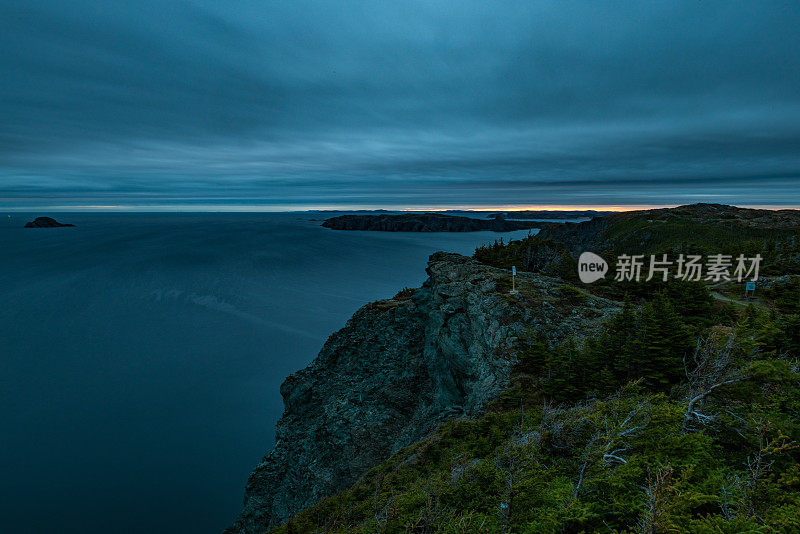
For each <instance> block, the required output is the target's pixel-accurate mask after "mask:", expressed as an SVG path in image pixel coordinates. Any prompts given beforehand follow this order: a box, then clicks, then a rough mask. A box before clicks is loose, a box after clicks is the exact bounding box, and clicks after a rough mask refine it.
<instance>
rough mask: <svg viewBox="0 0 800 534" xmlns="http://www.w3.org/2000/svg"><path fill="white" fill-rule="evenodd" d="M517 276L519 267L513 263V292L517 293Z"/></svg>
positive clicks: (513, 293)
mask: <svg viewBox="0 0 800 534" xmlns="http://www.w3.org/2000/svg"><path fill="white" fill-rule="evenodd" d="M516 278H517V267H516V266H515V265H513V266H512V267H511V294H512V295H516V294H517V285H516Z"/></svg>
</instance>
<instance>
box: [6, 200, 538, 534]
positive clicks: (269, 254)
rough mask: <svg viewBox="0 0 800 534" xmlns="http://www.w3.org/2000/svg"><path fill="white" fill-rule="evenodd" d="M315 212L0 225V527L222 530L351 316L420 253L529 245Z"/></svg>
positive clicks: (70, 218)
mask: <svg viewBox="0 0 800 534" xmlns="http://www.w3.org/2000/svg"><path fill="white" fill-rule="evenodd" d="M325 216H328V215H327V214H326V215H325ZM322 217H323V215H319V214H308V213H300V214H298V213H294V214H167V215H160V214H58V217H57V218H58V219H59V220H62V221H64V222H71V223H74V224H76V225H77V227H76V228H58V229H22V228H21V226H22V224H23V223H24V222H25V221H27V220H31V219H32V218H33V215H24V214H15V215H14V216H13V218H12V219H11V220H10V221H9V220H7V216H6V215H3V216H2V220H0V384H2V385H1V386H0V473H2V475H1V476H2V485H0V530H1V531H3V532H10V533H14V532H25V533H36V532H48V533H51V532H64V533H68V532H76V533H77V532H80V533H94V532H103V533H106V532H142V533H144V532H147V533H154V532H171V533H172V532H192V533H205V532H209V533H211V532H220V531H221V530H222V529H223V528H224V527H225V526H226V525H227V524H229V523H230V522H231V521H232V520H233V519H234V518H235V516H236V514H237V513H238V511H239V509H240V505H241V502H242V496H243V490H244V485H245V481H246V479H247V476H248V474H249V472H250V470H251V469H252V468H253V467H254V466H255V465H256V463H257V462H258V461H259V460H260V459H261V457H262V456H263V454H264V453H265V452H266V451H267V450H268V449H269V448H270V447H271V446H272V442H273V439H274V436H273V434H274V425H275V422H276V421H277V419H278V417H279V416H280V413H281V411H282V404H281V399H280V394H279V391H278V388H279V385H280V383H281V382H282V381H283V379H284V378H285V377H286V375H288V374H289V373H291V372H293V371H296V370H298V369H300V368H302V367H304V366H306V365H307V364H308V363H309V362H310V361H311V360H312V359H313V358H314V357H315V356H316V354H317V352H318V351H319V349H320V348H321V346H322V344H323V343H324V341H325V339H326V338H327V336H328V335H329V334H331V333H332V332H333V331H334V330H336V329H338V328H341V327H342V326H343V325H344V323H345V321H346V320H347V319H348V318H349V317H350V315H351V314H352V313H353V312H354V311H355V310H356V309H357V308H359V307H360V306H362V305H363V304H365V303H367V302H368V301H371V300H375V299H379V298H387V297H391V296H392V295H393V294H394V293H396V292H397V291H398V290H400V289H402V288H403V287H404V286H409V287H414V286H418V285H419V284H420V283H422V282H423V280H424V279H425V271H424V269H425V265H426V260H427V257H428V255H430V254H431V253H432V252H434V251H436V250H448V251H453V252H460V253H464V254H471V253H472V251H473V249H474V248H475V247H476V246H477V245H480V244H482V243H485V242H491V241H493V240H494V239H495V238H497V237H499V236H500V235H502V236H503V237H504V239H506V240H507V239H508V238H509V237H511V236H516V237H521V236H524V235H526V234H527V232H514V233H512V234H508V233H506V234H494V233H490V232H477V233H464V234H458V233H435V234H419V233H384V232H341V231H332V230H327V229H324V228H322V227H320V226H319V224H320V222H318V221H312V220H309V219H312V218H322Z"/></svg>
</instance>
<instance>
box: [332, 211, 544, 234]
mask: <svg viewBox="0 0 800 534" xmlns="http://www.w3.org/2000/svg"><path fill="white" fill-rule="evenodd" d="M322 226H324V227H325V228H331V229H333V230H371V231H377V232H478V231H481V230H491V231H493V232H511V231H513V230H526V229H529V228H539V227H540V226H541V223H536V222H532V221H508V220H506V219H505V218H504V217H503V216H502V215H500V216H497V217H495V218H494V219H490V220H486V219H473V218H470V217H457V216H454V215H442V214H440V213H403V214H400V215H341V216H339V217H333V218H331V219H328V220H326V221H325V222H324V223H322Z"/></svg>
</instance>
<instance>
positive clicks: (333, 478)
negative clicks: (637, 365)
mask: <svg viewBox="0 0 800 534" xmlns="http://www.w3.org/2000/svg"><path fill="white" fill-rule="evenodd" d="M427 272H428V274H429V278H428V280H427V281H426V282H425V283H424V284H423V286H422V287H421V288H419V289H417V290H413V291H404V292H401V293H400V294H398V295H397V296H396V297H395V298H393V299H389V300H383V301H378V302H375V303H371V304H368V305H367V306H364V307H363V308H361V309H360V310H358V311H357V312H356V313H355V315H353V317H352V318H351V319H350V320H349V321H348V322H347V324H346V326H345V327H344V328H342V329H341V330H339V331H338V332H336V333H334V334H333V335H332V336H331V337H330V338H329V339H328V341H327V342H326V343H325V345H324V347H323V348H322V351H321V352H320V354H319V356H318V357H317V358H316V359H315V360H314V362H313V363H312V364H311V365H310V366H309V367H307V368H306V369H303V370H301V371H298V372H296V373H294V374H292V375H291V376H289V377H288V378H287V379H286V381H285V382H284V383H283V385H282V386H281V395H282V396H283V399H284V405H285V411H284V414H283V416H282V417H281V419H280V421H279V422H278V425H277V432H276V443H275V447H274V448H273V450H272V451H271V452H270V453H268V454H267V455H266V456H265V457H264V459H263V460H262V462H261V463H260V464H259V465H258V466H257V467H256V468H255V470H254V471H253V473H252V475H251V476H250V479H249V481H248V483H247V488H246V493H245V501H244V509H243V511H242V513H241V515H240V517H239V518H238V519H237V520H236V522H235V524H234V525H232V526H231V527H230V528H229V530H228V532H237V533H238V532H241V533H255V532H264V531H265V530H267V529H268V528H270V527H274V526H277V525H279V524H281V523H283V522H285V521H286V520H287V519H288V518H289V517H291V516H292V515H293V514H294V513H296V512H298V511H299V510H301V509H303V508H306V507H308V506H310V505H313V504H314V503H316V502H317V501H319V500H320V499H321V498H323V497H326V496H329V495H332V494H334V493H336V492H337V491H339V490H341V489H343V488H346V487H348V486H350V485H351V484H353V483H354V482H355V481H356V480H358V478H359V477H360V476H361V475H363V474H364V473H365V472H366V471H367V470H369V469H370V468H371V467H373V466H375V465H376V464H378V463H379V462H380V461H382V460H384V459H385V458H387V457H389V456H390V455H391V454H392V453H394V452H396V451H398V450H399V449H400V448H402V447H404V446H406V445H408V444H411V443H413V442H415V441H417V440H419V439H421V438H422V437H424V436H425V435H427V434H428V433H430V432H431V431H432V430H433V429H434V428H436V427H437V425H439V424H440V423H441V422H443V421H444V420H446V419H448V418H449V417H453V416H460V415H467V416H472V415H475V414H477V413H479V412H480V411H481V410H482V409H483V408H484V407H485V406H486V404H487V403H488V402H489V401H491V400H492V399H494V398H495V397H496V396H497V394H498V393H499V392H500V391H501V390H502V389H503V387H504V384H505V382H506V380H507V378H508V377H509V374H510V372H511V370H512V367H513V365H514V363H515V361H516V351H517V350H518V348H519V347H520V344H521V341H520V340H521V338H523V336H525V335H526V334H527V333H534V334H536V333H538V334H541V335H544V336H545V337H546V338H547V339H548V340H550V341H552V342H554V343H555V342H557V341H559V340H561V339H563V338H565V337H567V336H576V337H578V338H580V337H582V336H585V335H589V334H591V333H593V332H595V331H596V330H597V329H598V328H599V326H600V325H601V324H602V322H604V320H605V319H606V318H607V317H608V316H609V315H611V314H612V313H614V312H615V311H617V310H618V305H617V303H615V302H612V301H608V300H604V299H600V298H596V297H594V296H591V295H588V294H583V293H580V292H579V298H578V299H577V301H576V297H575V293H574V292H571V293H570V295H569V299H568V300H565V299H564V294H565V293H567V292H565V291H564V290H563V282H562V281H561V280H560V279H557V278H550V277H546V276H542V275H536V274H530V273H520V274H519V275H518V276H517V288H518V289H519V293H518V294H517V295H509V294H508V289H509V288H510V273H509V272H508V271H506V270H502V269H497V268H493V267H488V266H486V265H482V264H479V263H477V262H475V261H473V260H471V259H469V258H466V257H464V256H460V255H457V254H447V253H442V252H439V253H436V254H434V255H432V256H431V258H430V260H429V263H428V269H427Z"/></svg>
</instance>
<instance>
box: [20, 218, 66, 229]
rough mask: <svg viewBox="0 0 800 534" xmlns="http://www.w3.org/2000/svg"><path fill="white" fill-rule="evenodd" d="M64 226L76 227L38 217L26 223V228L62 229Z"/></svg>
mask: <svg viewBox="0 0 800 534" xmlns="http://www.w3.org/2000/svg"><path fill="white" fill-rule="evenodd" d="M64 226H75V225H74V224H62V223H60V222H58V221H57V220H55V219H53V218H51V217H36V219H34V220H33V221H31V222H27V223H25V228H61V227H64Z"/></svg>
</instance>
